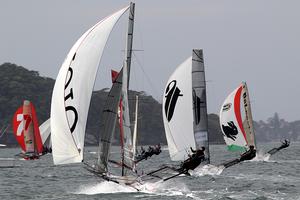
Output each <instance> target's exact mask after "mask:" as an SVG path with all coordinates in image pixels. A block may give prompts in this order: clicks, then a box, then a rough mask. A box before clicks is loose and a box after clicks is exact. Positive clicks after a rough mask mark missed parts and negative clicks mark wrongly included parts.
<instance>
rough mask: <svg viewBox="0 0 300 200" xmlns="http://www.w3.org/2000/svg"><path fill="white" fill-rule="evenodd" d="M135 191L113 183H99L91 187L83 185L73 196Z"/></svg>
mask: <svg viewBox="0 0 300 200" xmlns="http://www.w3.org/2000/svg"><path fill="white" fill-rule="evenodd" d="M134 192H136V189H134V188H132V187H129V186H124V185H120V184H117V183H114V182H108V181H104V182H100V183H96V184H92V185H83V186H80V188H79V189H78V191H76V192H75V194H86V195H95V194H111V193H134Z"/></svg>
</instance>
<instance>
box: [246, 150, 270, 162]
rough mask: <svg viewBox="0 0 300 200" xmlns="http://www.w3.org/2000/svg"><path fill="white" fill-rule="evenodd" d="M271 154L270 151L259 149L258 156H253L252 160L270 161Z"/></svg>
mask: <svg viewBox="0 0 300 200" xmlns="http://www.w3.org/2000/svg"><path fill="white" fill-rule="evenodd" d="M270 156H271V155H270V154H268V153H264V152H263V151H259V152H258V153H257V154H256V156H255V158H253V159H252V160H251V162H253V161H254V162H260V161H264V162H268V161H269V159H270Z"/></svg>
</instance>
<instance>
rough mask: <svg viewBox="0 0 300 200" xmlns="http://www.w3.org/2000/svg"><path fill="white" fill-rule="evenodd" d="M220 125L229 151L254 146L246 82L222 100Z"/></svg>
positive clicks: (242, 149)
mask: <svg viewBox="0 0 300 200" xmlns="http://www.w3.org/2000/svg"><path fill="white" fill-rule="evenodd" d="M220 126H221V130H222V132H223V136H224V140H225V143H226V144H227V146H228V149H229V150H231V151H235V150H240V151H244V150H247V149H248V148H249V146H250V145H253V146H254V147H255V148H256V144H255V136H254V129H253V122H252V115H251V108H250V100H249V93H248V89H247V85H246V83H242V84H241V85H240V86H239V87H238V88H236V89H235V90H234V91H233V92H232V93H231V94H230V95H229V96H228V97H227V98H226V99H225V101H224V103H223V105H222V107H221V110H220Z"/></svg>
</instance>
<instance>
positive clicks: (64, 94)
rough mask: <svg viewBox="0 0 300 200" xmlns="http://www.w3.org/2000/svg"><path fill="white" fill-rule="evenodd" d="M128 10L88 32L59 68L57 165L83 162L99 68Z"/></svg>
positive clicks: (54, 137) (54, 111) (54, 127)
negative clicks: (114, 31) (104, 50)
mask: <svg viewBox="0 0 300 200" xmlns="http://www.w3.org/2000/svg"><path fill="white" fill-rule="evenodd" d="M128 7H129V6H127V7H125V8H123V9H121V10H119V11H118V12H116V13H114V14H112V15H110V16H108V17H107V18H105V19H104V20H102V21H100V22H98V23H97V24H96V25H94V26H93V27H92V28H90V29H89V30H88V31H87V32H85V33H84V34H83V35H82V36H81V37H80V38H79V40H77V42H76V43H75V44H74V46H73V47H72V48H71V50H70V52H69V53H68V55H67V57H66V59H65V61H64V63H63V64H62V66H61V68H60V71H59V74H58V76H57V79H56V82H55V85H54V89H53V94H52V102H51V116H50V117H51V119H50V120H51V122H50V124H51V125H50V126H51V141H52V150H53V153H52V154H53V161H54V164H67V163H76V162H82V161H83V148H84V136H85V129H86V122H87V114H88V110H89V105H90V100H91V95H92V90H93V86H94V82H95V78H96V74H97V70H98V65H99V62H100V59H101V56H102V53H103V49H104V47H105V44H106V41H107V39H108V37H109V35H110V32H111V30H112V29H113V27H114V25H115V24H116V23H117V21H118V19H119V18H120V17H121V16H122V15H123V14H124V13H125V12H126V11H127V10H128Z"/></svg>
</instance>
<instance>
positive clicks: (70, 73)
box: [65, 53, 78, 133]
mask: <svg viewBox="0 0 300 200" xmlns="http://www.w3.org/2000/svg"><path fill="white" fill-rule="evenodd" d="M75 56H76V53H75V54H74V56H73V58H72V61H74V59H75ZM72 78H73V69H72V67H71V66H70V67H69V68H68V78H67V80H66V83H65V95H66V96H65V110H66V112H67V113H72V114H73V116H74V120H73V122H72V125H71V126H70V131H71V133H73V132H74V130H75V128H76V125H77V122H78V112H77V110H76V108H75V107H74V106H70V105H68V106H66V104H67V103H66V101H68V100H70V101H71V100H73V98H74V94H73V88H72V87H69V86H70V83H71V82H72Z"/></svg>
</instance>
